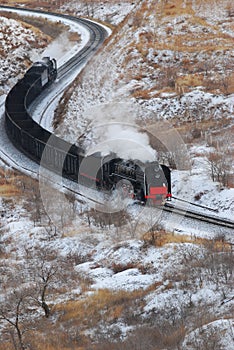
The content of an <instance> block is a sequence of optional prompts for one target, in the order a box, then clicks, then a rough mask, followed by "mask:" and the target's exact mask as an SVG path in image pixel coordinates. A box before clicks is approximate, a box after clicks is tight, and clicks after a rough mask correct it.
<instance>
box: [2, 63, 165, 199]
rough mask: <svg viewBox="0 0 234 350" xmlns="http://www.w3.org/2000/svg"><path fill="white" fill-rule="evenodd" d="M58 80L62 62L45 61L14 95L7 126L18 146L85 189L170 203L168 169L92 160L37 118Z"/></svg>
mask: <svg viewBox="0 0 234 350" xmlns="http://www.w3.org/2000/svg"><path fill="white" fill-rule="evenodd" d="M56 77H57V65H56V60H55V59H50V58H49V57H44V58H43V59H42V61H39V62H35V63H34V64H33V65H32V67H31V68H30V69H29V70H28V71H27V72H26V73H25V75H24V77H23V78H22V79H21V80H19V81H18V82H17V84H16V85H15V86H14V87H13V88H12V89H11V91H10V92H9V94H8V96H7V98H6V102H5V125H6V130H7V134H8V136H9V138H10V140H11V141H12V142H13V144H15V146H16V147H17V148H18V149H20V150H21V151H23V152H24V153H25V154H26V155H27V156H29V157H31V158H32V159H33V160H35V161H36V162H37V163H40V165H42V166H43V167H46V168H49V169H50V170H52V171H54V172H56V173H59V174H61V175H62V176H63V177H66V178H69V179H70V180H73V181H76V182H78V183H79V184H82V185H84V186H88V187H92V188H97V189H100V190H108V191H111V190H113V189H116V188H118V189H120V190H121V191H122V192H123V194H125V195H126V196H131V197H132V198H134V199H135V200H136V201H140V202H141V203H146V202H147V203H153V204H156V205H157V204H162V203H163V202H164V201H165V200H166V198H170V197H171V175H170V169H169V168H168V167H167V166H165V165H160V164H159V163H158V162H146V163H144V164H143V163H142V162H140V161H139V160H125V159H121V158H119V157H118V156H117V155H116V154H115V153H110V154H108V155H102V154H101V153H100V152H96V153H94V154H92V155H89V156H86V155H85V152H84V150H83V149H82V148H81V147H78V146H76V145H75V144H70V143H69V142H67V141H65V140H63V139H61V138H59V137H57V136H56V135H54V134H51V133H50V132H49V131H48V130H46V129H44V128H42V127H41V126H40V125H39V124H38V123H36V122H35V121H34V120H33V119H32V118H31V116H30V114H29V107H30V105H31V104H32V102H33V101H35V99H36V98H37V97H38V96H39V95H40V94H41V93H42V92H43V91H44V90H45V89H47V88H48V87H49V86H50V85H51V84H52V83H53V82H54V81H55V79H56Z"/></svg>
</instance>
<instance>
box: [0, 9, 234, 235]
mask: <svg viewBox="0 0 234 350" xmlns="http://www.w3.org/2000/svg"><path fill="white" fill-rule="evenodd" d="M0 8H1V7H0ZM4 8H6V9H9V11H11V10H17V11H19V10H20V11H22V12H31V13H40V14H42V15H43V14H45V15H48V14H49V15H50V16H55V17H62V18H66V19H69V20H72V21H75V22H78V23H79V24H82V25H84V26H85V27H86V28H87V29H88V31H89V33H90V38H89V40H88V42H87V43H86V44H85V46H84V47H83V48H82V49H81V50H80V51H79V52H78V53H76V54H75V55H74V56H72V57H71V58H70V59H68V61H67V62H65V63H64V64H63V65H61V66H60V67H59V68H58V79H62V78H63V77H65V76H66V75H67V74H69V72H70V71H71V70H72V69H74V68H75V67H77V66H79V65H82V64H84V63H85V62H87V60H88V59H89V58H90V57H91V56H92V55H93V54H94V52H95V51H96V50H97V49H98V48H99V47H100V46H101V44H102V43H103V41H104V40H105V38H106V37H107V32H106V30H105V29H104V28H103V27H101V26H99V25H98V24H96V23H95V22H91V21H89V20H86V19H81V18H76V17H73V16H67V15H63V14H56V13H48V12H45V11H34V10H27V9H18V8H11V7H4ZM59 93H61V90H60V92H59ZM57 94H58V93H57ZM55 96H57V95H55ZM54 98H56V97H54V96H53V98H52V100H51V102H50V103H52V101H53V99H54ZM46 108H48V106H47V107H46ZM44 113H45V112H44ZM44 113H43V114H44ZM1 152H2V153H4V152H3V151H1ZM13 162H14V161H13ZM24 170H27V171H31V170H30V169H27V168H26V167H24ZM31 172H32V171H31ZM63 188H64V189H66V190H69V191H71V192H73V193H75V194H77V195H79V196H82V197H84V195H83V194H82V193H79V192H78V191H74V190H72V189H70V188H68V187H67V186H63ZM87 199H88V200H91V201H93V202H96V203H98V204H102V203H100V202H98V201H96V200H94V199H92V198H87ZM182 201H183V200H182ZM163 210H164V211H165V212H168V213H173V214H176V215H180V216H184V217H186V218H190V219H194V220H199V221H202V222H206V223H209V224H213V225H218V226H221V227H225V228H228V229H233V228H234V222H233V221H230V220H227V219H224V218H220V217H217V216H214V215H207V214H202V213H199V212H196V211H192V210H185V209H183V208H180V207H176V206H174V205H173V204H171V203H166V205H165V206H164V208H163Z"/></svg>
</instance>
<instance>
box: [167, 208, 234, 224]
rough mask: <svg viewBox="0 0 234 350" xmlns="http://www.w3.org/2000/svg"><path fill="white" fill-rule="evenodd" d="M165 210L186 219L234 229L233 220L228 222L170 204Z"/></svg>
mask: <svg viewBox="0 0 234 350" xmlns="http://www.w3.org/2000/svg"><path fill="white" fill-rule="evenodd" d="M163 210H164V211H166V212H169V213H173V214H176V215H181V216H184V217H186V218H189V219H196V220H199V221H202V222H206V223H209V224H213V225H218V226H222V227H226V228H231V229H234V222H233V221H231V220H228V219H225V218H220V217H218V216H214V215H206V214H202V213H199V212H196V211H192V210H185V209H183V208H178V207H176V206H174V205H173V204H170V203H166V204H165V206H164V208H163Z"/></svg>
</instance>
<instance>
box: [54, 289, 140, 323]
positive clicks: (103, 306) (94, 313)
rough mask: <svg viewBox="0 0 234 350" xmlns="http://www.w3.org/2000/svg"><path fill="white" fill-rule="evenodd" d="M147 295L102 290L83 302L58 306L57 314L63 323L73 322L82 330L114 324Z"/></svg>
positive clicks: (72, 302)
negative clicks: (138, 300)
mask: <svg viewBox="0 0 234 350" xmlns="http://www.w3.org/2000/svg"><path fill="white" fill-rule="evenodd" d="M145 293H147V291H146V290H145V291H143V290H137V291H132V292H127V291H124V290H120V291H111V290H108V289H100V290H98V291H96V292H94V293H93V294H92V295H90V296H88V297H86V298H85V299H83V300H77V301H69V302H66V303H63V304H60V305H58V306H56V308H55V312H59V313H60V314H61V316H60V321H61V322H68V321H71V322H72V323H73V324H75V325H77V326H79V327H81V328H83V327H85V328H86V327H92V326H93V325H97V324H98V322H100V321H106V322H113V321H115V320H117V319H119V318H120V317H122V316H123V314H124V313H126V311H127V309H129V308H130V306H131V305H133V303H134V301H135V300H136V299H139V298H141V297H142V296H144V295H145Z"/></svg>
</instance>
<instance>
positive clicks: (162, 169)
mask: <svg viewBox="0 0 234 350" xmlns="http://www.w3.org/2000/svg"><path fill="white" fill-rule="evenodd" d="M170 192H171V179H170V169H169V168H168V167H166V166H165V165H163V166H162V165H160V164H159V163H158V162H152V163H150V164H149V165H147V166H146V168H145V200H146V201H149V203H150V204H153V205H162V204H163V203H165V201H166V199H167V198H168V197H170Z"/></svg>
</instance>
